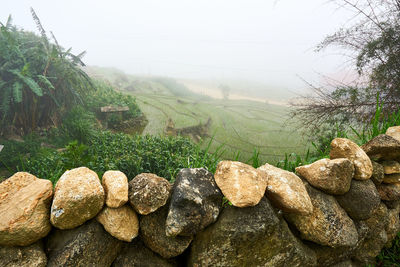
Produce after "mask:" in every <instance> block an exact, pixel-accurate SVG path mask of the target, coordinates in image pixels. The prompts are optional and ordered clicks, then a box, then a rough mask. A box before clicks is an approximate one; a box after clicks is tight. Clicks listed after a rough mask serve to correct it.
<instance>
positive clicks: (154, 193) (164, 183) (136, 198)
mask: <svg viewBox="0 0 400 267" xmlns="http://www.w3.org/2000/svg"><path fill="white" fill-rule="evenodd" d="M170 192H171V184H170V183H169V182H168V180H167V179H165V178H162V177H159V176H157V175H155V174H153V173H141V174H139V175H137V176H136V177H135V178H133V179H132V181H130V182H129V190H128V197H129V203H130V204H131V206H132V207H133V208H134V210H135V211H136V212H138V213H139V214H142V215H147V214H150V213H152V212H154V211H156V210H157V209H158V208H159V207H162V206H164V205H165V204H166V203H167V201H168V198H169V196H170Z"/></svg>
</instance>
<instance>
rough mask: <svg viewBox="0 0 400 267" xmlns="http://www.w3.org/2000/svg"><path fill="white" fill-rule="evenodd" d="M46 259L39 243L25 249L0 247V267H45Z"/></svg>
mask: <svg viewBox="0 0 400 267" xmlns="http://www.w3.org/2000/svg"><path fill="white" fill-rule="evenodd" d="M46 264H47V258H46V254H45V253H44V251H43V248H42V244H41V242H40V241H39V242H36V243H34V244H32V245H30V246H26V247H9V246H0V266H2V267H46Z"/></svg>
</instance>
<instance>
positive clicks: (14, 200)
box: [0, 172, 53, 246]
mask: <svg viewBox="0 0 400 267" xmlns="http://www.w3.org/2000/svg"><path fill="white" fill-rule="evenodd" d="M52 196H53V185H52V184H51V182H50V181H49V180H44V179H38V178H36V177H35V176H33V175H31V174H29V173H26V172H18V173H16V174H14V175H13V176H11V177H10V178H8V179H7V180H5V181H4V182H2V183H0V245H7V246H27V245H30V244H33V243H34V242H36V241H37V240H39V239H41V238H42V237H45V236H46V235H47V234H48V233H49V232H50V230H51V224H50V222H49V217H50V216H49V213H50V204H51V197H52Z"/></svg>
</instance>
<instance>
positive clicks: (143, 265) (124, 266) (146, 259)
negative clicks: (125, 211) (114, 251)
mask: <svg viewBox="0 0 400 267" xmlns="http://www.w3.org/2000/svg"><path fill="white" fill-rule="evenodd" d="M137 266H140V267H153V266H157V267H174V266H178V265H177V263H176V262H175V261H174V260H167V259H164V258H162V257H160V256H159V255H158V254H157V253H154V252H153V251H151V250H150V249H148V248H147V247H146V246H145V245H144V244H143V242H142V241H141V240H140V239H139V238H136V239H135V240H133V242H132V243H126V244H124V248H123V249H122V251H121V253H120V254H119V255H118V257H117V258H116V259H115V261H114V262H113V264H112V267H137Z"/></svg>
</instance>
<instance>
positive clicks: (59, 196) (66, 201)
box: [50, 167, 104, 229]
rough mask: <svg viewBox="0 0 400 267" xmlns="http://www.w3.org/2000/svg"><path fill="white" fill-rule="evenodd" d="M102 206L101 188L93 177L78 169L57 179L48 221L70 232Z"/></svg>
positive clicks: (83, 168)
mask: <svg viewBox="0 0 400 267" xmlns="http://www.w3.org/2000/svg"><path fill="white" fill-rule="evenodd" d="M103 205H104V189H103V187H102V186H101V184H100V180H99V177H98V176H97V174H96V173H95V172H94V171H92V170H90V169H88V168H86V167H80V168H76V169H72V170H69V171H66V172H65V173H64V174H63V175H62V176H61V177H60V179H59V180H58V182H57V184H56V187H55V190H54V199H53V204H52V205H51V214H50V221H51V223H52V224H53V225H54V226H55V227H57V228H59V229H72V228H75V227H77V226H79V225H81V224H83V223H84V222H86V221H87V220H89V219H91V218H93V217H95V216H96V215H97V213H99V211H100V210H101V208H102V207H103Z"/></svg>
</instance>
